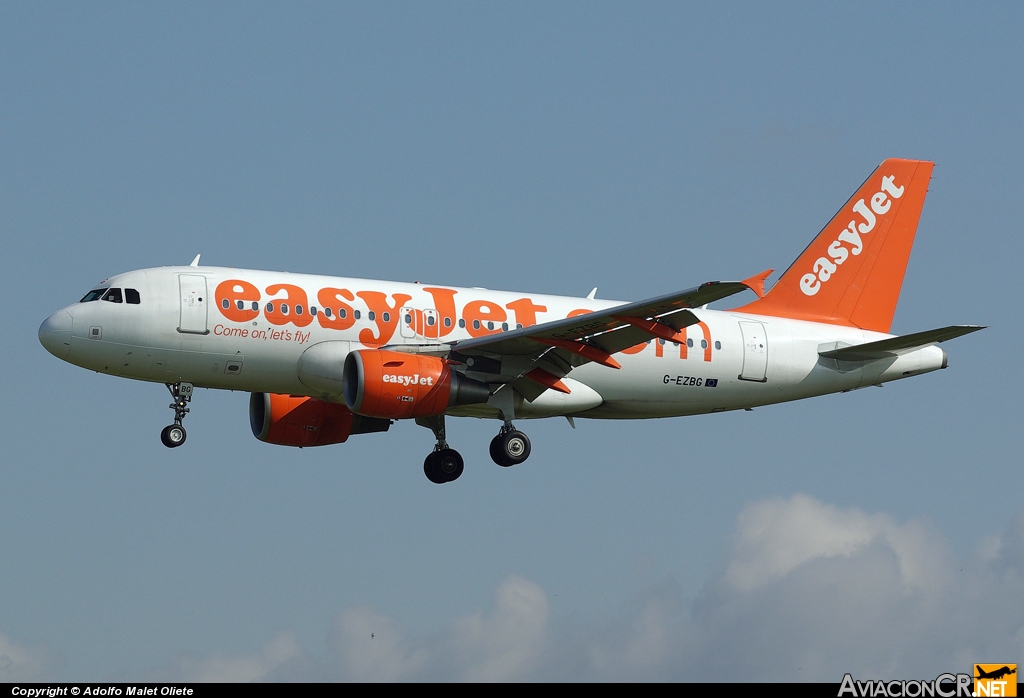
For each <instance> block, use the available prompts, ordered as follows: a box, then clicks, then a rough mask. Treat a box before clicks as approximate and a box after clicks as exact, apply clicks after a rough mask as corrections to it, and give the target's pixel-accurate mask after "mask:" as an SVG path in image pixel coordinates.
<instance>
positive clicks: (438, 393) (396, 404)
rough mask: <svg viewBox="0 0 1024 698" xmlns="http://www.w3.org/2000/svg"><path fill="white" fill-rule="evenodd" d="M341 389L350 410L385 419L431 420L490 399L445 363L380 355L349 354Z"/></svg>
mask: <svg viewBox="0 0 1024 698" xmlns="http://www.w3.org/2000/svg"><path fill="white" fill-rule="evenodd" d="M342 384H343V388H344V393H345V404H346V405H348V408H349V409H350V410H352V411H353V412H355V413H356V414H360V415H365V416H367V417H378V418H384V419H408V418H409V417H430V416H433V415H439V414H444V412H445V410H446V409H448V407H450V406H453V405H472V404H478V403H481V402H487V398H489V397H490V389H489V388H488V387H487V385H486V384H485V383H481V382H480V381H476V380H473V379H471V378H466V377H465V376H464V375H461V374H460V373H458V372H456V371H453V370H452V369H451V365H450V363H449V362H448V361H446V360H445V359H441V358H438V357H436V356H423V355H422V354H403V353H400V352H394V351H384V350H381V349H360V350H358V351H354V352H352V353H350V354H349V355H348V357H346V359H345V370H344V373H343V375H342Z"/></svg>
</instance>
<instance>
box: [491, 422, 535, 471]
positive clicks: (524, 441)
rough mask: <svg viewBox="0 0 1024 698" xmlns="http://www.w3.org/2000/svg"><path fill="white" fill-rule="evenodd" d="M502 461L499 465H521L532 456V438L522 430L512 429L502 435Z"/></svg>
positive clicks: (500, 445) (500, 446) (500, 443)
mask: <svg viewBox="0 0 1024 698" xmlns="http://www.w3.org/2000/svg"><path fill="white" fill-rule="evenodd" d="M499 448H500V449H501V452H500V455H501V460H502V461H503V462H502V463H498V464H499V465H504V464H505V463H507V464H508V465H519V464H520V463H522V462H523V461H525V460H526V459H527V458H529V457H530V439H529V437H528V436H527V435H526V434H524V433H523V432H521V431H515V430H513V431H510V432H506V433H505V434H503V435H501V441H500V442H499Z"/></svg>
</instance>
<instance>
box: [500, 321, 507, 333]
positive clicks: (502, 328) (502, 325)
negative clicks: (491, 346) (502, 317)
mask: <svg viewBox="0 0 1024 698" xmlns="http://www.w3.org/2000/svg"><path fill="white" fill-rule="evenodd" d="M501 331H502V332H508V323H507V322H503V323H501Z"/></svg>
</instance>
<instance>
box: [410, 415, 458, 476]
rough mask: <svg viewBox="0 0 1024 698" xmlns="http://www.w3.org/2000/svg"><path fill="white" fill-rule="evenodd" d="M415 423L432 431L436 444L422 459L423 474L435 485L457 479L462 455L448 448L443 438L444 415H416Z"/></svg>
mask: <svg viewBox="0 0 1024 698" xmlns="http://www.w3.org/2000/svg"><path fill="white" fill-rule="evenodd" d="M416 423H417V424H419V425H420V426H423V427H427V428H428V429H430V430H431V431H432V432H434V438H435V439H437V445H436V446H434V450H433V452H432V453H429V454H427V457H426V458H425V459H424V460H423V474H424V475H426V476H427V479H428V480H430V481H431V482H433V483H435V484H437V485H443V484H444V483H446V482H452V481H453V480H457V479H459V476H460V475H462V471H463V469H464V467H465V464H464V463H463V461H462V456H461V455H459V452H458V451H456V450H455V449H454V448H448V442H447V441H445V438H444V415H443V414H442V415H438V416H436V417H418V418H417V419H416Z"/></svg>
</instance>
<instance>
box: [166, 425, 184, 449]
mask: <svg viewBox="0 0 1024 698" xmlns="http://www.w3.org/2000/svg"><path fill="white" fill-rule="evenodd" d="M186 438H188V434H186V433H185V427H183V426H181V425H180V424H171V425H170V426H166V427H164V428H163V431H161V432H160V441H161V442H162V443H163V445H164V446H166V447H167V448H177V447H178V446H181V445H182V444H183V443H185V439H186Z"/></svg>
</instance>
